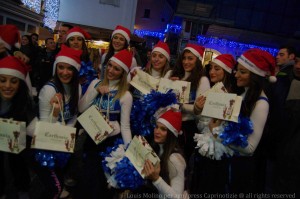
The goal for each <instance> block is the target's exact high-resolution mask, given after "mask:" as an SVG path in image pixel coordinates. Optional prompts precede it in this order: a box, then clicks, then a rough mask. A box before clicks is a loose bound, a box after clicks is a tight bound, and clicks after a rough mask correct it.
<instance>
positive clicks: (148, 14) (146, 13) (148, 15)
mask: <svg viewBox="0 0 300 199" xmlns="http://www.w3.org/2000/svg"><path fill="white" fill-rule="evenodd" d="M143 18H150V9H145V10H144V17H143Z"/></svg>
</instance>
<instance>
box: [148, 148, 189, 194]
mask: <svg viewBox="0 0 300 199" xmlns="http://www.w3.org/2000/svg"><path fill="white" fill-rule="evenodd" d="M185 167H186V163H185V160H184V158H183V157H182V156H181V155H180V154H179V153H173V154H172V155H171V156H170V159H169V162H168V169H169V177H170V185H169V184H167V183H166V182H165V181H164V180H163V179H162V178H161V177H159V178H158V179H157V180H156V181H154V182H153V185H154V186H155V187H156V188H157V189H158V192H159V193H160V194H163V195H165V196H166V198H181V197H182V194H183V191H184V171H185Z"/></svg>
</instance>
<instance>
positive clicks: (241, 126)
mask: <svg viewBox="0 0 300 199" xmlns="http://www.w3.org/2000/svg"><path fill="white" fill-rule="evenodd" d="M251 133H253V124H252V122H251V120H250V118H248V117H242V116H239V118H238V123H236V122H227V123H226V124H225V127H224V131H223V132H222V133H220V135H219V137H220V138H222V139H223V140H222V143H223V144H224V145H229V144H232V145H235V146H240V147H242V148H245V147H246V146H248V136H249V135H250V134H251Z"/></svg>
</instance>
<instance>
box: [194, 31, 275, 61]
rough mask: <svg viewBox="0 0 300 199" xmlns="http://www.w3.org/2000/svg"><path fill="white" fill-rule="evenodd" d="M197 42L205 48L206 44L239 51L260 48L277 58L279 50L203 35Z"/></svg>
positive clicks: (199, 36)
mask: <svg viewBox="0 0 300 199" xmlns="http://www.w3.org/2000/svg"><path fill="white" fill-rule="evenodd" d="M197 42H198V43H199V44H200V45H203V46H205V44H213V45H215V46H219V47H224V48H230V49H238V50H239V51H245V50H247V49H249V48H259V49H261V50H264V51H267V52H269V53H271V54H272V55H273V56H276V55H277V53H278V49H276V48H269V47H264V46H257V45H254V44H245V43H240V42H236V41H230V40H227V39H221V38H217V37H205V36H203V35H198V36H197Z"/></svg>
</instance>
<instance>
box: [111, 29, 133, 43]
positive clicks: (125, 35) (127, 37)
mask: <svg viewBox="0 0 300 199" xmlns="http://www.w3.org/2000/svg"><path fill="white" fill-rule="evenodd" d="M117 33H119V34H121V35H123V36H124V37H125V39H126V41H127V43H128V44H129V42H130V37H129V35H128V34H127V32H125V31H124V30H120V29H117V30H114V31H113V33H112V37H113V36H114V35H115V34H117Z"/></svg>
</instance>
